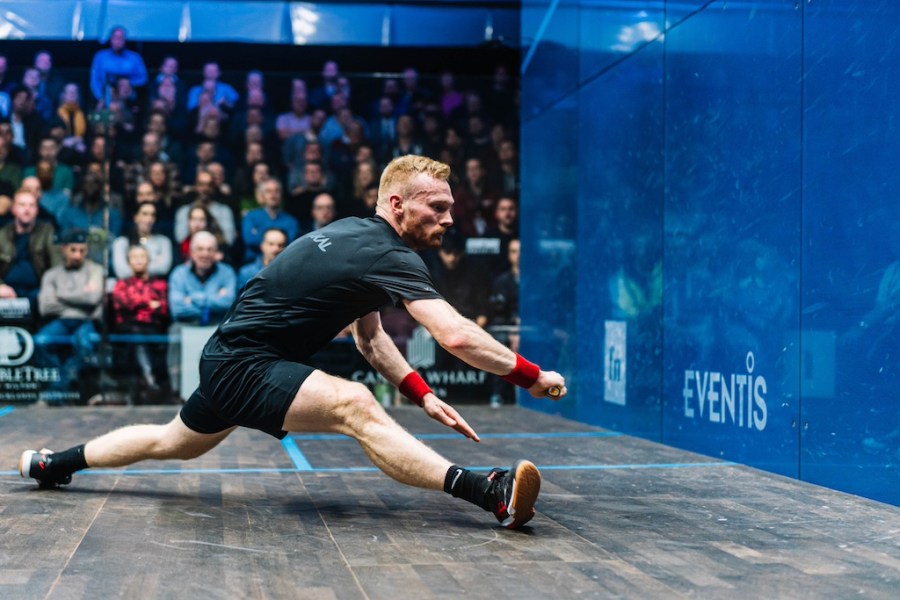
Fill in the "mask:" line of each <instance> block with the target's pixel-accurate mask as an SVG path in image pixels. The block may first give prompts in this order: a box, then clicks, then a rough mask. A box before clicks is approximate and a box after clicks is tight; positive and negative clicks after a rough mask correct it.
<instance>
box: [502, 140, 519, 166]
mask: <svg viewBox="0 0 900 600" xmlns="http://www.w3.org/2000/svg"><path fill="white" fill-rule="evenodd" d="M497 156H498V158H500V162H513V161H515V160H516V145H515V144H513V143H512V142H511V141H510V140H503V141H502V142H500V149H499V150H498V151H497Z"/></svg>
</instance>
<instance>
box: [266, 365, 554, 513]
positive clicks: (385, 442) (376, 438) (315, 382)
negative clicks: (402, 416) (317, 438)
mask: <svg viewBox="0 0 900 600" xmlns="http://www.w3.org/2000/svg"><path fill="white" fill-rule="evenodd" d="M282 428H283V429H284V430H285V431H297V432H300V431H310V432H323V431H324V432H333V433H341V434H344V435H348V436H350V437H352V438H354V439H355V440H356V441H357V442H358V443H359V444H360V446H362V448H363V450H364V451H365V453H366V454H367V455H368V457H369V459H370V460H371V461H372V462H373V463H374V464H375V466H377V467H378V468H379V469H381V470H382V471H383V472H384V473H385V474H387V475H389V476H390V477H392V478H393V479H396V480H397V481H399V482H401V483H405V484H407V485H412V486H416V487H422V488H428V489H433V490H444V491H445V492H447V493H449V494H451V495H453V496H455V497H457V498H462V499H464V500H468V501H469V502H471V503H473V504H475V505H476V506H480V507H481V508H483V509H484V510H487V511H490V512H492V513H494V515H495V516H496V517H497V519H498V520H499V521H500V522H501V523H502V524H503V525H504V526H506V527H509V528H517V527H519V526H521V525H523V524H525V523H527V522H528V521H529V520H530V519H531V518H532V516H533V515H534V503H535V501H536V500H537V496H538V493H539V491H540V481H541V480H540V473H539V472H538V470H537V468H535V466H534V465H533V464H532V463H531V462H529V461H517V462H516V463H515V464H514V465H513V466H512V468H511V469H509V470H504V469H494V470H493V471H491V472H490V474H489V475H487V476H485V475H482V474H479V473H474V472H472V471H469V470H468V469H464V468H462V467H459V466H456V465H454V464H452V463H451V462H450V461H449V460H447V459H446V458H444V457H442V456H441V455H439V454H438V453H437V452H435V451H434V450H432V449H431V448H429V447H428V446H426V445H425V444H423V443H422V442H420V441H419V440H417V439H416V438H415V437H413V436H412V435H410V434H409V432H407V431H406V430H405V429H403V427H401V426H400V425H399V424H398V423H397V422H396V421H395V420H394V419H393V418H391V417H390V415H388V414H387V412H385V410H384V408H382V406H381V405H380V404H379V403H378V402H377V401H376V400H375V397H374V396H373V395H372V394H371V393H370V392H369V390H368V389H367V388H366V387H365V386H364V385H362V384H360V383H354V382H351V381H346V380H344V379H339V378H337V377H332V376H330V375H327V374H325V373H323V372H321V371H313V372H312V373H311V374H310V375H309V376H308V377H307V378H306V380H305V381H304V382H303V384H302V385H301V386H300V390H299V391H298V392H297V395H296V397H295V398H294V401H293V402H292V403H291V405H290V407H289V408H288V411H287V414H286V416H285V419H284V425H283V427H282Z"/></svg>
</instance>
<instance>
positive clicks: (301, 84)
mask: <svg viewBox="0 0 900 600" xmlns="http://www.w3.org/2000/svg"><path fill="white" fill-rule="evenodd" d="M297 91H302V92H303V93H304V94H305V93H306V82H305V81H303V80H302V79H292V80H291V93H294V92H297Z"/></svg>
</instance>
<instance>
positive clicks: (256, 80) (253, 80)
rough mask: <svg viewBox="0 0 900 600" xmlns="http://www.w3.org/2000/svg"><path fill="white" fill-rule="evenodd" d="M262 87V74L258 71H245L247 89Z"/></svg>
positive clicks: (260, 88)
mask: <svg viewBox="0 0 900 600" xmlns="http://www.w3.org/2000/svg"><path fill="white" fill-rule="evenodd" d="M262 88H263V76H262V73H260V72H259V71H250V72H249V73H247V91H248V92H249V91H251V90H259V91H262Z"/></svg>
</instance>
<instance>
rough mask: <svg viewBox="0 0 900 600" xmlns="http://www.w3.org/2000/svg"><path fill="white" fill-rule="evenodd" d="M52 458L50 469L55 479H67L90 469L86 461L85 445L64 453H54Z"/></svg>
mask: <svg viewBox="0 0 900 600" xmlns="http://www.w3.org/2000/svg"><path fill="white" fill-rule="evenodd" d="M52 456H53V460H52V461H51V462H50V467H49V468H50V471H51V473H52V474H53V476H54V477H65V476H66V475H71V474H72V473H74V472H75V471H80V470H82V469H87V467H88V464H87V461H85V460H84V444H82V445H80V446H75V447H74V448H69V449H68V450H63V451H62V452H54V453H53V455H52Z"/></svg>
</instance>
